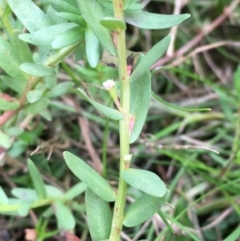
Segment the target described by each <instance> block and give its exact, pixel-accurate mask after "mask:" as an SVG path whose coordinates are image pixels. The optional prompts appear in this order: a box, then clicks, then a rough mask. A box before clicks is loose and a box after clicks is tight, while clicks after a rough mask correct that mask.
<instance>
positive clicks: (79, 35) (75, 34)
mask: <svg viewBox="0 0 240 241" xmlns="http://www.w3.org/2000/svg"><path fill="white" fill-rule="evenodd" d="M83 39H84V28H83V27H81V26H75V27H73V28H70V29H68V30H67V31H65V32H64V33H62V34H61V35H59V36H57V37H56V38H55V39H54V40H53V42H52V48H54V49H60V48H64V47H67V46H70V45H73V44H76V43H79V42H81V41H82V40H83Z"/></svg>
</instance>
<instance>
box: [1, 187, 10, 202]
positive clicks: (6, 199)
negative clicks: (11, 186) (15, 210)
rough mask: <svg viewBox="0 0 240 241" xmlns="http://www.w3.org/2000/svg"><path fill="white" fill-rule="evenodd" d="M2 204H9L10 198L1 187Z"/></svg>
mask: <svg viewBox="0 0 240 241" xmlns="http://www.w3.org/2000/svg"><path fill="white" fill-rule="evenodd" d="M0 204H3V205H4V204H8V197H7V195H6V193H5V192H4V191H3V189H2V187H1V186H0Z"/></svg>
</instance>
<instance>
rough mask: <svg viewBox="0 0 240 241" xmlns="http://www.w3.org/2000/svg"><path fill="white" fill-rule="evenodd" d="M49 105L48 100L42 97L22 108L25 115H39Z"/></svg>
mask: <svg viewBox="0 0 240 241" xmlns="http://www.w3.org/2000/svg"><path fill="white" fill-rule="evenodd" d="M48 105H49V99H48V98H44V97H42V98H41V99H40V100H38V101H36V102H34V103H32V104H28V105H27V106H26V107H25V108H24V112H25V113H26V114H27V115H30V114H32V115H36V114H39V113H41V112H42V111H43V110H45V109H46V108H47V107H48Z"/></svg>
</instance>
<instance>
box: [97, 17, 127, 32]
mask: <svg viewBox="0 0 240 241" xmlns="http://www.w3.org/2000/svg"><path fill="white" fill-rule="evenodd" d="M100 23H101V24H102V26H104V27H105V28H107V29H109V30H125V29H126V28H127V26H126V23H125V22H124V21H123V20H121V19H117V18H113V17H105V18H103V19H101V20H100Z"/></svg>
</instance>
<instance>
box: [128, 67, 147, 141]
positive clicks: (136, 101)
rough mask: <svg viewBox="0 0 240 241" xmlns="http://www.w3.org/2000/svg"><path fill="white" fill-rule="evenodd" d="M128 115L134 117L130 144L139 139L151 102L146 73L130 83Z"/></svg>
mask: <svg viewBox="0 0 240 241" xmlns="http://www.w3.org/2000/svg"><path fill="white" fill-rule="evenodd" d="M130 100H131V101H130V114H131V115H132V116H133V117H134V124H133V130H132V131H131V135H130V143H133V142H134V141H136V140H137V138H138V137H139V135H140V133H141V131H142V128H143V126H144V124H145V121H146V118H147V113H148V107H149V104H150V100H151V75H150V72H149V71H147V72H146V73H145V74H144V75H142V76H141V77H140V78H139V79H138V81H133V82H130Z"/></svg>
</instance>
